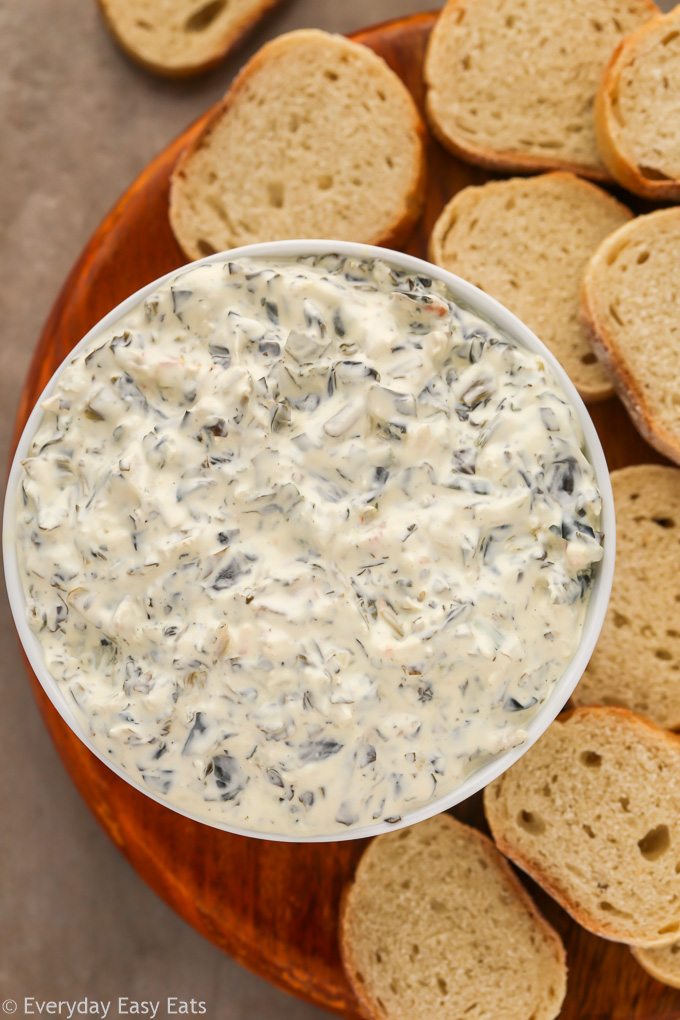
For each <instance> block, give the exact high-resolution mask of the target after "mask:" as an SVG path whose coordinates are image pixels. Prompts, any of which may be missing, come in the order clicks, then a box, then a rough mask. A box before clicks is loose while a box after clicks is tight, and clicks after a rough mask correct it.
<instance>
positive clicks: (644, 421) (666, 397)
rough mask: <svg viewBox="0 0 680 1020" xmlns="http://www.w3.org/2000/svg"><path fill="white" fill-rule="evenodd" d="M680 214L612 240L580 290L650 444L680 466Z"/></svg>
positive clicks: (629, 226) (652, 217) (593, 333)
mask: <svg viewBox="0 0 680 1020" xmlns="http://www.w3.org/2000/svg"><path fill="white" fill-rule="evenodd" d="M678 266H680V209H677V208H676V209H663V210H660V211H658V212H654V213H649V214H648V215H647V216H639V217H637V219H634V220H631V222H630V223H626V224H625V225H624V226H623V227H620V228H619V229H618V230H616V231H615V232H614V233H613V234H610V235H609V237H607V238H606V239H605V240H604V241H603V242H602V244H601V245H600V247H599V248H598V250H597V251H596V252H595V254H594V255H593V257H592V258H591V260H590V263H589V265H588V268H587V270H586V273H585V276H584V278H583V284H582V287H581V320H582V322H583V323H584V325H585V327H586V329H587V331H588V335H589V336H590V340H591V342H592V344H593V349H594V350H595V352H596V354H597V356H598V357H599V358H600V360H601V361H602V362H603V364H604V366H605V368H606V369H607V370H608V371H609V372H611V374H612V378H613V380H614V385H615V387H616V390H617V392H618V394H619V396H620V397H621V399H622V400H623V402H624V404H625V405H626V408H627V410H628V413H629V414H630V416H631V418H632V419H633V422H634V423H635V425H636V427H637V428H638V430H639V431H640V432H641V434H642V435H643V436H644V438H645V439H646V440H647V442H648V443H651V445H652V446H654V447H655V448H656V449H657V450H659V451H660V452H661V453H663V454H665V455H666V456H667V457H670V458H671V460H675V461H676V462H678V463H680V401H678V384H677V380H678V379H679V378H680V286H679V285H678V279H679V276H678V272H679V271H678Z"/></svg>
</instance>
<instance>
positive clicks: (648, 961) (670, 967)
mask: <svg viewBox="0 0 680 1020" xmlns="http://www.w3.org/2000/svg"><path fill="white" fill-rule="evenodd" d="M632 953H633V956H634V957H635V959H636V960H637V962H638V963H639V964H640V966H641V967H644V969H645V970H646V971H647V973H648V974H649V975H651V977H653V978H656V980H657V981H661V982H663V984H664V985H670V986H671V988H680V942H672V943H671V944H670V946H661V947H660V948H658V949H641V948H640V947H639V946H633V947H632Z"/></svg>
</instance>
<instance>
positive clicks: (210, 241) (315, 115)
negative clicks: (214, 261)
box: [170, 29, 425, 259]
mask: <svg viewBox="0 0 680 1020" xmlns="http://www.w3.org/2000/svg"><path fill="white" fill-rule="evenodd" d="M423 136H424V128H423V125H422V122H421V120H420V117H419V115H418V111H417V109H416V106H415V103H414V102H413V99H412V98H411V95H410V93H409V92H408V90H407V89H406V87H405V86H404V85H403V84H402V82H401V80H400V79H399V78H398V77H397V76H396V74H394V72H393V71H391V70H390V69H389V67H388V66H387V64H386V63H385V61H384V60H382V58H380V57H378V56H376V55H375V54H374V53H373V52H372V51H371V50H369V49H368V48H367V47H365V46H360V45H359V44H358V43H354V42H350V41H349V40H348V39H344V38H343V37H342V36H337V35H329V34H328V33H326V32H320V31H316V30H312V29H308V30H307V29H305V30H302V31H298V32H290V33H288V34H287V35H282V36H279V37H278V38H277V39H275V40H274V41H273V42H270V43H267V45H266V46H263V47H262V49H261V50H259V52H258V53H257V54H256V55H255V56H254V57H253V59H252V60H251V61H249V63H248V64H246V66H245V67H244V69H243V70H242V71H241V73H240V74H239V76H238V77H237V79H236V81H235V82H234V84H233V85H232V87H231V88H230V89H229V92H228V93H227V95H226V96H225V98H224V100H223V101H222V102H221V103H220V104H219V105H218V106H217V108H216V110H215V113H214V115H213V117H212V118H211V119H210V121H209V123H208V125H207V126H206V128H205V130H204V131H203V132H202V133H201V135H200V137H199V138H198V140H197V141H196V142H195V143H194V144H193V145H192V146H191V147H190V148H189V149H188V150H187V151H186V152H185V153H184V155H183V156H182V157H181V158H180V160H179V162H178V164H177V166H176V168H175V171H174V173H173V175H172V181H171V190H170V223H171V226H172V229H173V231H174V233H175V236H176V238H177V240H178V242H179V244H180V246H181V247H182V249H183V251H184V252H185V254H186V255H187V256H188V257H189V258H192V259H193V258H199V257H201V256H203V255H207V254H210V253H211V252H213V251H222V250H225V249H227V248H231V247H234V246H236V245H241V244H249V243H251V242H254V241H274V240H280V239H285V238H295V237H327V238H334V239H338V240H352V241H359V242H365V243H372V244H385V245H393V246H396V245H397V244H398V243H400V242H401V241H403V240H404V239H405V238H406V237H407V235H408V233H409V232H410V230H411V228H412V227H413V225H414V223H415V221H416V219H417V218H418V216H419V214H420V209H421V204H422V200H423V193H424V174H425V162H424V155H423Z"/></svg>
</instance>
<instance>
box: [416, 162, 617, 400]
mask: <svg viewBox="0 0 680 1020" xmlns="http://www.w3.org/2000/svg"><path fill="white" fill-rule="evenodd" d="M631 216H632V214H631V213H630V211H629V210H628V209H626V208H625V206H623V205H621V204H620V203H619V202H617V201H616V200H615V199H613V198H612V197H611V196H610V195H608V194H607V192H606V191H603V190H602V189H601V188H598V187H597V186H596V185H594V184H590V183H588V182H587V181H582V180H580V179H579V178H578V177H575V176H574V175H573V174H570V173H551V174H542V175H540V176H538V177H529V178H514V179H512V180H509V181H491V182H489V183H488V184H484V185H482V186H481V187H469V188H464V189H463V190H462V191H459V192H458V194H457V195H455V196H454V198H452V199H451V201H450V202H449V204H448V205H447V206H446V208H445V209H444V211H443V212H442V214H441V216H440V217H439V219H438V220H437V223H436V224H435V227H434V230H433V232H432V238H431V242H430V258H431V259H432V261H434V262H436V263H437V265H440V266H442V267H443V268H444V269H448V270H450V272H452V273H456V274H457V275H458V276H462V277H464V278H465V279H466V280H469V281H470V282H471V283H474V284H475V285H476V286H477V287H480V288H481V289H482V290H484V291H486V292H487V293H488V294H491V296H492V297H495V298H497V300H498V301H500V302H502V303H503V304H504V305H505V306H506V307H507V308H509V309H510V311H512V312H514V313H515V315H517V316H519V318H520V319H522V321H523V322H525V323H526V325H527V326H529V328H530V329H532V330H533V331H534V333H536V335H537V336H538V337H539V338H540V339H541V340H542V341H543V342H544V343H545V344H546V346H547V347H549V348H550V350H551V351H552V353H553V354H554V355H555V357H556V358H557V359H558V361H559V362H560V364H561V365H562V367H563V368H564V369H565V370H566V372H567V374H568V375H569V377H570V378H571V380H572V382H573V383H574V385H575V386H576V388H577V389H578V391H579V393H580V394H581V396H582V397H583V398H584V399H586V400H601V399H603V398H605V397H608V396H611V395H612V393H613V392H614V389H613V386H612V383H611V381H610V379H609V377H608V375H607V374H606V372H605V370H604V369H603V368H602V366H601V365H600V364H599V362H598V361H597V358H596V357H595V354H594V353H593V349H592V346H591V344H590V341H589V339H588V336H587V334H586V332H585V330H584V328H583V326H582V325H581V323H580V322H579V317H578V311H579V291H580V287H581V279H582V277H583V273H584V272H585V269H586V266H587V265H588V261H589V259H590V257H591V255H592V254H593V252H594V251H596V249H597V248H598V246H599V245H600V243H601V242H602V241H603V240H604V238H605V237H607V236H608V235H609V234H610V233H611V232H612V231H613V230H616V229H617V228H618V227H620V226H621V225H622V224H623V223H626V222H627V221H628V220H630V219H631Z"/></svg>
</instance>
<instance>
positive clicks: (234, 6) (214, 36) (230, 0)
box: [99, 0, 281, 78]
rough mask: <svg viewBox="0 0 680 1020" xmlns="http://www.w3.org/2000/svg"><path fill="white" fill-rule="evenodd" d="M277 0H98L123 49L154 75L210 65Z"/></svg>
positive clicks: (179, 73)
mask: <svg viewBox="0 0 680 1020" xmlns="http://www.w3.org/2000/svg"><path fill="white" fill-rule="evenodd" d="M279 3H281V0H163V3H159V0H99V7H100V9H101V12H102V14H103V16H104V21H105V23H106V25H107V27H108V29H109V31H110V32H111V34H112V35H113V37H114V39H115V40H116V42H117V43H118V44H119V46H121V47H122V49H124V50H125V52H126V53H127V54H128V55H129V56H131V57H132V58H133V60H136V61H137V62H138V63H140V64H142V65H143V66H144V67H146V68H148V69H149V70H150V71H155V72H157V73H158V74H164V75H168V76H170V77H173V78H174V77H181V76H184V75H190V74H197V73H198V72H200V71H206V70H207V69H208V68H210V67H214V65H215V64H218V63H219V62H220V61H221V60H223V59H224V57H226V55H227V54H228V53H229V51H230V50H232V49H233V48H234V47H235V46H236V45H237V44H238V43H239V42H240V41H241V39H242V38H243V37H244V36H245V35H246V34H247V33H248V32H249V31H250V30H251V29H252V28H254V26H255V25H256V24H257V23H258V21H260V19H261V18H263V17H264V15H265V14H266V13H267V11H269V10H270V9H271V8H272V7H275V6H276V5H277V4H279Z"/></svg>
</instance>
